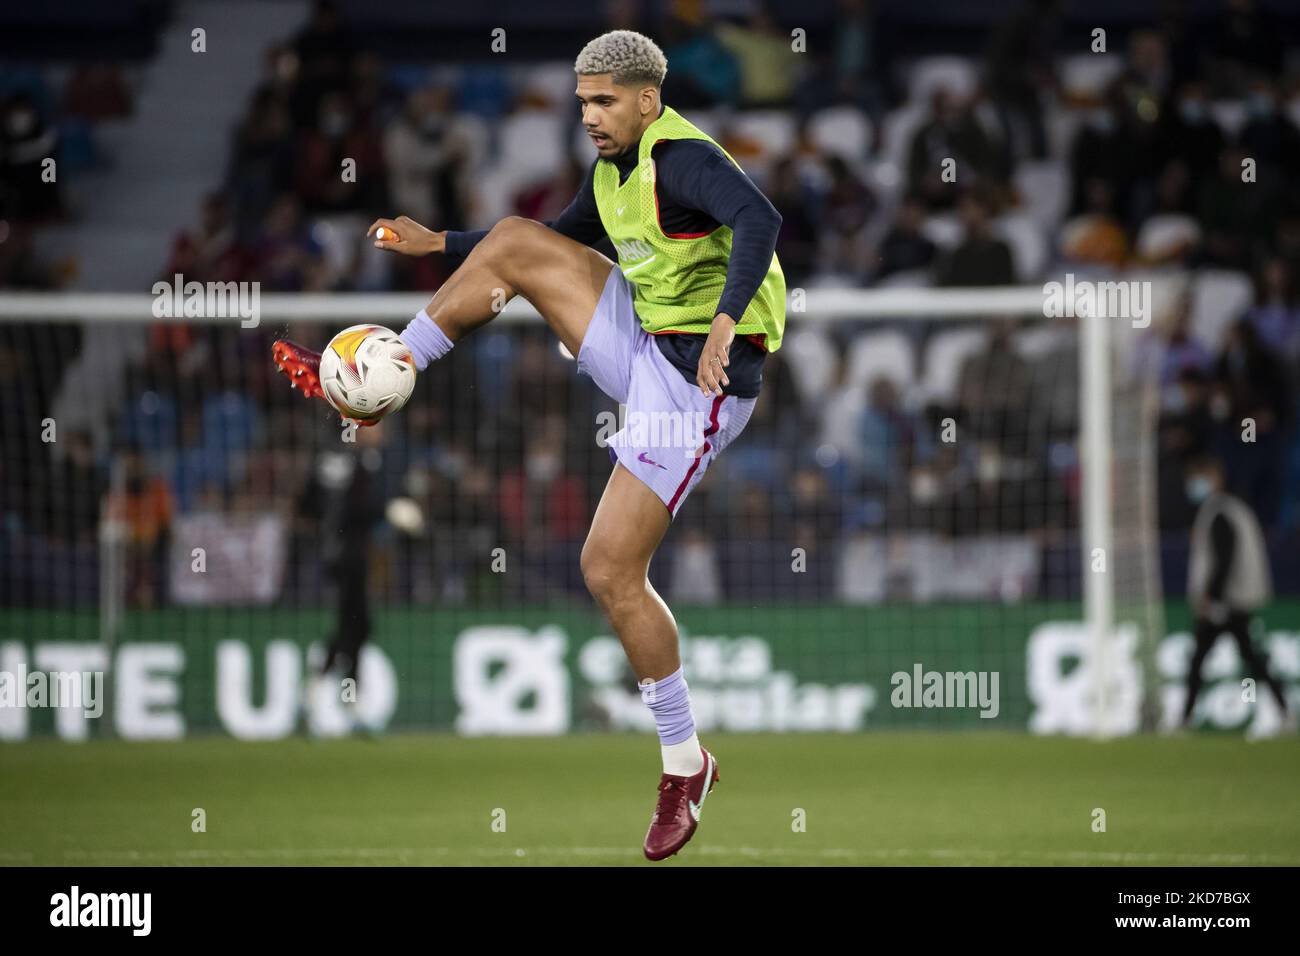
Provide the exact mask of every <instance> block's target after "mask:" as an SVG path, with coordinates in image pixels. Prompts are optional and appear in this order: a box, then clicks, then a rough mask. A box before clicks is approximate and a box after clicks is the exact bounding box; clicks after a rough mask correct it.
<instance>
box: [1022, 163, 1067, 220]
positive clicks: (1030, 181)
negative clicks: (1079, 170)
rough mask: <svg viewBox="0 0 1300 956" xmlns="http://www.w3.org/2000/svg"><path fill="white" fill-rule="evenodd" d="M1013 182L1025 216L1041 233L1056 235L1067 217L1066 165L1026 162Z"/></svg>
mask: <svg viewBox="0 0 1300 956" xmlns="http://www.w3.org/2000/svg"><path fill="white" fill-rule="evenodd" d="M1014 182H1015V188H1016V191H1017V192H1018V193H1019V194H1020V201H1021V209H1022V211H1023V212H1024V213H1025V215H1027V216H1029V217H1030V218H1031V219H1033V220H1034V222H1036V223H1038V226H1039V228H1040V229H1043V230H1045V231H1047V232H1053V231H1055V230H1056V228H1057V227H1058V226H1060V224H1061V220H1062V219H1063V218H1064V217H1065V206H1066V202H1067V201H1068V200H1069V197H1070V189H1069V187H1070V176H1069V170H1068V169H1067V168H1066V165H1065V164H1064V163H1062V162H1058V161H1056V160H1045V161H1041V162H1032V161H1031V162H1024V163H1021V164H1020V165H1019V166H1018V167H1017V168H1016V173H1015V179H1014Z"/></svg>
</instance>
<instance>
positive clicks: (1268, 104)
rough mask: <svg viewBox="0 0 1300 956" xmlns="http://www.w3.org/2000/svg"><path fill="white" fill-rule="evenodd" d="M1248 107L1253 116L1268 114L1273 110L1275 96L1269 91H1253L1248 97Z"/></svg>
mask: <svg viewBox="0 0 1300 956" xmlns="http://www.w3.org/2000/svg"><path fill="white" fill-rule="evenodd" d="M1246 109H1247V110H1248V111H1249V113H1250V115H1251V116H1255V117H1260V118H1262V117H1265V116H1268V115H1270V114H1271V113H1272V112H1273V98H1272V97H1271V96H1269V95H1268V94H1267V93H1252V94H1250V96H1248V97H1246Z"/></svg>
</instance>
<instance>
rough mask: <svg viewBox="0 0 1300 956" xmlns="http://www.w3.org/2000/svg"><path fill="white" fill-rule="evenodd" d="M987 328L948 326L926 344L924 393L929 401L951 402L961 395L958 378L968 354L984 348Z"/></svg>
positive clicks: (923, 369) (923, 375)
mask: <svg viewBox="0 0 1300 956" xmlns="http://www.w3.org/2000/svg"><path fill="white" fill-rule="evenodd" d="M987 339H988V333H987V330H986V329H984V328H978V329H963V328H956V329H946V330H944V331H942V332H936V333H935V334H934V335H933V336H932V337H931V338H930V340H929V342H927V343H926V346H925V353H924V362H923V366H922V371H921V394H922V396H923V397H924V399H925V400H926V401H930V402H939V403H947V402H952V401H953V400H954V399H955V398H956V395H957V379H958V376H960V375H961V366H962V363H963V362H964V361H966V359H967V357H968V356H970V355H973V354H974V353H976V352H978V351H979V350H980V349H982V348H983V347H984V343H985V342H986V341H987Z"/></svg>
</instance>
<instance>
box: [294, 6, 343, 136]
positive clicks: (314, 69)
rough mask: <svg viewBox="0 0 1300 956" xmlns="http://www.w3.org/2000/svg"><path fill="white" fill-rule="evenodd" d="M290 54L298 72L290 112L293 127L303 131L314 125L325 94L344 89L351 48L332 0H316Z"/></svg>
mask: <svg viewBox="0 0 1300 956" xmlns="http://www.w3.org/2000/svg"><path fill="white" fill-rule="evenodd" d="M293 52H294V55H295V56H296V57H297V60H298V70H297V77H296V82H295V84H294V86H293V93H294V95H293V100H292V111H293V118H294V125H295V126H296V127H297V128H299V129H303V128H306V127H309V126H312V125H315V123H316V121H317V118H318V117H319V116H320V112H321V111H320V104H321V100H322V99H323V98H324V97H325V96H326V95H327V94H329V93H336V92H343V91H345V90H346V89H347V87H348V74H349V71H350V68H351V65H352V54H353V46H352V41H351V39H350V38H349V37H348V34H347V31H346V30H345V29H344V28H343V24H342V21H341V19H340V17H339V12H338V7H337V5H336V4H335V3H333V2H332V0H316V3H315V6H314V8H313V10H312V16H311V19H310V20H309V21H308V22H307V26H306V27H305V28H304V29H303V31H302V32H301V33H300V34H298V36H297V37H296V38H295V39H294V41H293Z"/></svg>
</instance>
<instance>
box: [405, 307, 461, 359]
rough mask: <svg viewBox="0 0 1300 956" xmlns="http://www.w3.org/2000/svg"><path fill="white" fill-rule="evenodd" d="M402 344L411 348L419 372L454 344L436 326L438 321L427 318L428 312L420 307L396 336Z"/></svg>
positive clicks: (444, 353)
mask: <svg viewBox="0 0 1300 956" xmlns="http://www.w3.org/2000/svg"><path fill="white" fill-rule="evenodd" d="M397 337H398V338H399V339H401V340H402V344H403V345H405V346H406V347H407V348H408V349H410V350H411V356H412V357H413V358H414V359H415V367H416V368H417V369H419V370H420V371H421V372H423V371H424V370H425V368H427V367H428V365H429V363H430V362H432V361H434V360H436V359H440V358H442V357H443V356H444V355H446V354H447V353H448V352H449V351H451V349H452V347H453V346H454V345H455V343H454V342H452V340H451V339H449V338H447V333H446V332H444V331H443V330H442V329H440V328H438V323H436V322H434V321H433V319H431V318H429V313H428V312H425V311H424V309H421V310H420V311H419V312H417V313H415V318H413V319H412V320H411V321H410V322H408V323H407V324H406V328H404V329H402V331H401V332H400V333H399V334H398V336H397Z"/></svg>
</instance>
